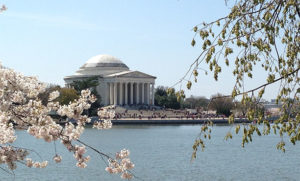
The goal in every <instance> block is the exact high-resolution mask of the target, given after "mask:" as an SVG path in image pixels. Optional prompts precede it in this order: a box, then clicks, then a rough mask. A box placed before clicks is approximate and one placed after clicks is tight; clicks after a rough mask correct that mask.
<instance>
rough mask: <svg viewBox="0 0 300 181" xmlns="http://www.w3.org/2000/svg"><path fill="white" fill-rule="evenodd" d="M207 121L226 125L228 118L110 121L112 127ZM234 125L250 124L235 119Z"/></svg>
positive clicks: (245, 120)
mask: <svg viewBox="0 0 300 181" xmlns="http://www.w3.org/2000/svg"><path fill="white" fill-rule="evenodd" d="M208 121H212V122H213V123H214V124H228V118H211V119H207V118H206V119H186V118H185V119H184V118H183V119H177V118H165V119H161V118H155V119H145V118H144V119H133V118H123V119H113V120H111V122H112V124H113V125H126V124H128V125H142V124H145V125H147V124H152V125H155V124H158V125H164V124H204V123H207V122H208ZM234 123H251V121H249V120H248V119H246V118H237V119H235V121H234Z"/></svg>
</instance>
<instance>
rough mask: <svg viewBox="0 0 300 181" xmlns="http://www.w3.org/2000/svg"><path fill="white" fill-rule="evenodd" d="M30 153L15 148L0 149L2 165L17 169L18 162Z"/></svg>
mask: <svg viewBox="0 0 300 181" xmlns="http://www.w3.org/2000/svg"><path fill="white" fill-rule="evenodd" d="M28 154H29V153H28V152H27V151H26V150H25V149H19V148H14V147H12V146H1V147H0V164H3V163H4V164H7V166H8V168H9V169H11V170H14V169H16V168H17V164H16V162H18V161H22V160H24V159H25V157H26V156H27V155H28Z"/></svg>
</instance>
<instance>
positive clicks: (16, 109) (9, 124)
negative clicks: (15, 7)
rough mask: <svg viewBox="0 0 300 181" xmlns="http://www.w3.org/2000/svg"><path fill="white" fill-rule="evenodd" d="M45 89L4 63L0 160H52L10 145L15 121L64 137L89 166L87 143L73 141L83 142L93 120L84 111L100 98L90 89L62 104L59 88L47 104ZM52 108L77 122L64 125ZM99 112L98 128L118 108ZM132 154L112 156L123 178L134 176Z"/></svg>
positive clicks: (46, 135) (42, 135) (43, 134)
mask: <svg viewBox="0 0 300 181" xmlns="http://www.w3.org/2000/svg"><path fill="white" fill-rule="evenodd" d="M2 8H3V7H2ZM45 90H46V84H44V83H41V82H39V81H38V79H37V78H36V77H28V76H24V75H22V74H20V73H17V72H15V71H13V70H12V69H7V68H4V67H2V66H1V64H0V105H1V106H0V164H6V165H7V166H8V168H9V169H11V170H13V169H16V162H23V163H24V164H25V165H27V166H28V167H35V168H44V167H46V166H47V164H48V162H47V161H43V162H36V161H32V160H31V159H30V158H28V157H27V156H28V154H29V152H28V151H26V150H24V149H21V148H16V147H12V146H9V145H8V144H10V143H13V142H14V141H15V140H16V139H17V137H16V135H15V128H14V126H13V124H15V125H18V126H20V127H27V132H28V134H30V135H32V136H33V137H35V138H37V139H43V140H44V141H46V142H54V141H60V142H61V143H62V144H63V145H64V146H65V148H66V149H67V150H69V151H70V152H73V154H74V158H75V159H76V160H77V163H76V165H77V166H78V167H80V168H85V167H86V166H87V162H88V161H89V159H90V157H89V156H84V154H85V153H86V149H85V147H84V146H80V145H73V141H78V142H79V138H80V136H81V134H82V133H83V132H84V126H85V125H86V123H89V122H90V121H91V119H90V118H89V117H87V116H86V115H82V114H83V112H84V110H86V109H89V108H90V106H91V103H93V102H95V101H96V98H95V96H93V95H91V91H90V90H83V91H82V92H81V95H80V97H79V98H78V99H77V100H74V101H73V102H70V103H69V104H68V105H60V104H59V102H57V101H55V100H56V99H57V98H58V97H59V96H60V95H59V92H58V91H54V92H52V93H50V95H49V98H48V103H47V106H45V105H43V104H42V102H41V100H40V99H39V98H38V95H39V94H41V93H44V92H45ZM50 111H56V112H57V114H59V115H60V116H66V117H67V119H74V120H76V121H77V122H76V123H77V124H72V123H71V122H68V123H66V124H65V125H64V126H61V125H59V124H57V123H56V122H55V120H53V119H52V118H51V117H50V116H49V115H48V114H49V112H50ZM98 115H99V117H100V119H101V116H103V117H106V119H105V120H104V121H102V122H96V123H95V124H94V126H93V127H94V128H97V129H109V128H111V127H112V123H111V120H110V119H111V118H113V117H114V116H115V115H114V111H111V110H109V111H108V110H105V111H103V110H100V111H99V112H98ZM98 153H100V152H98ZM100 154H102V155H105V154H103V153H100ZM128 156H129V151H126V150H122V151H121V152H120V153H118V154H117V156H116V159H115V160H116V161H115V162H114V161H113V159H109V160H110V161H109V164H110V167H109V168H111V169H113V170H114V171H113V172H117V171H118V172H117V173H122V178H130V177H132V175H131V174H130V173H128V172H127V170H129V169H131V168H133V167H134V164H133V163H132V162H130V159H129V158H128ZM107 157H108V156H107ZM108 158H109V157H108ZM25 159H26V162H25ZM53 160H54V161H55V162H56V163H59V162H61V160H62V157H61V156H59V155H57V153H55V156H54V157H53ZM109 168H107V169H108V170H109ZM107 169H106V170H107ZM119 170H120V171H119ZM109 172H110V173H112V172H111V171H109Z"/></svg>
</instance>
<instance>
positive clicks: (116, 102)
mask: <svg viewBox="0 0 300 181" xmlns="http://www.w3.org/2000/svg"><path fill="white" fill-rule="evenodd" d="M117 88H118V83H117V82H115V83H114V105H117V104H118V99H117V98H118V97H117V96H118V94H117V93H118V91H117V90H118V89H117Z"/></svg>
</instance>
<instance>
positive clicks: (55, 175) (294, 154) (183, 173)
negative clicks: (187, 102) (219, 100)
mask: <svg viewBox="0 0 300 181" xmlns="http://www.w3.org/2000/svg"><path fill="white" fill-rule="evenodd" d="M229 129H230V127H229V126H214V128H213V132H212V139H211V140H210V141H208V142H207V143H206V150H205V151H204V152H201V151H200V152H198V157H197V159H196V160H194V161H193V162H191V161H190V159H191V153H192V145H193V141H194V139H195V137H196V136H197V134H198V133H199V131H200V126H196V125H195V126H192V125H174V126H114V127H113V128H112V129H111V130H95V129H91V128H87V129H86V131H85V133H84V134H83V135H82V137H81V140H82V141H84V142H86V143H88V144H89V145H92V146H94V147H95V148H97V149H99V150H101V151H103V152H106V153H111V154H112V155H113V154H114V153H115V152H117V151H119V150H121V149H123V148H128V149H129V150H130V151H131V159H132V161H133V162H134V163H135V168H134V171H133V172H134V173H135V175H136V176H138V177H139V178H141V179H142V180H151V181H152V180H162V181H165V180H170V181H177V180H178V181H181V180H187V181H190V180H299V179H300V172H299V169H300V147H299V145H296V146H293V145H291V144H290V143H288V144H287V147H286V149H287V150H286V153H282V152H281V151H278V150H277V149H276V144H277V142H278V141H280V138H279V137H278V136H275V135H270V136H266V137H257V136H255V137H254V138H253V143H251V144H248V145H246V147H245V148H242V147H241V136H234V139H233V140H230V141H225V140H224V136H225V135H226V133H227V132H228V131H229ZM17 135H18V140H17V142H16V144H15V145H18V146H22V147H26V148H29V149H34V150H35V151H37V152H39V154H40V155H41V157H42V158H43V159H45V160H50V162H49V165H48V167H47V168H45V169H35V168H27V167H25V166H24V165H22V164H19V165H18V168H17V170H15V176H11V175H9V174H7V173H5V172H3V171H2V173H1V174H0V180H16V181H19V180H28V181H32V180H33V181H35V180H40V181H47V180H49V181H52V180H62V181H85V180H88V181H93V180H121V178H120V177H119V176H118V175H110V174H108V173H106V172H105V171H104V169H105V163H104V162H103V160H102V159H101V157H99V156H98V155H97V154H95V153H94V152H93V151H92V150H88V151H87V154H89V155H90V156H91V157H92V159H91V161H90V162H89V163H88V166H87V168H85V169H80V168H77V167H76V166H75V164H76V161H75V159H74V158H73V155H72V154H71V153H69V152H68V151H66V149H65V148H64V147H63V146H62V145H61V144H60V143H57V151H58V153H59V154H60V155H62V157H63V160H62V163H60V164H56V163H54V161H53V160H52V157H53V156H54V146H53V143H45V142H44V141H42V140H36V139H34V138H32V137H31V136H29V135H28V134H27V133H26V132H25V131H21V130H19V131H17ZM32 157H33V158H35V159H38V157H37V156H36V155H35V154H34V153H32ZM38 160H39V159H38ZM2 167H3V166H2ZM134 180H137V179H134Z"/></svg>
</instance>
